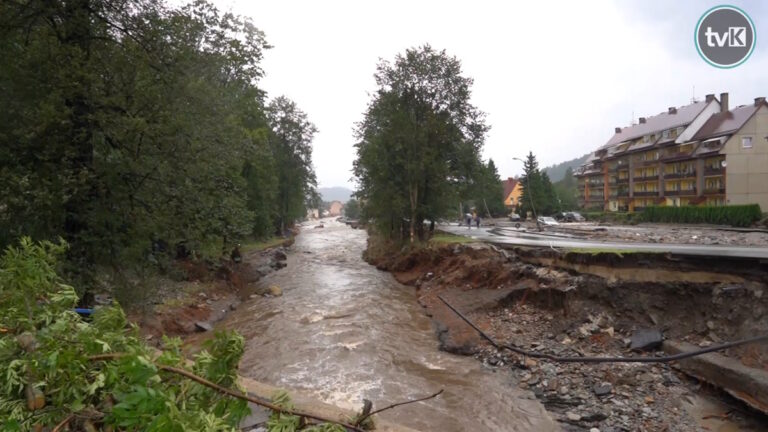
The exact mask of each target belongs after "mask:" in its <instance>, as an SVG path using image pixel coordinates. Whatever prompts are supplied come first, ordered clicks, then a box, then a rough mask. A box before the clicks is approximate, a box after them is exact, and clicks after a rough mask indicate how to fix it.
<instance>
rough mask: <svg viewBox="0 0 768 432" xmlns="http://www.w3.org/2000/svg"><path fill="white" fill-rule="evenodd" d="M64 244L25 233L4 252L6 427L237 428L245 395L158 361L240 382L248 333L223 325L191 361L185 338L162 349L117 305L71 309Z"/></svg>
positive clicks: (0, 298) (1, 330) (0, 265)
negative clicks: (88, 315) (61, 266)
mask: <svg viewBox="0 0 768 432" xmlns="http://www.w3.org/2000/svg"><path fill="white" fill-rule="evenodd" d="M63 250H64V246H63V245H54V244H52V243H48V242H43V243H39V244H35V243H33V242H32V241H31V240H29V239H28V238H24V239H22V240H21V243H20V245H19V247H9V248H8V249H6V251H5V253H4V254H3V256H2V258H0V364H2V365H3V371H2V375H3V379H2V380H0V382H1V383H2V384H0V430H3V431H29V430H36V429H43V428H52V427H54V426H56V425H63V424H64V423H68V424H69V427H70V430H96V429H102V430H107V429H112V430H115V429H120V430H131V431H140V430H155V431H184V430H195V431H207V432H224V431H233V432H234V431H236V430H237V427H238V424H239V422H240V419H242V418H243V417H244V416H245V415H247V414H248V412H249V409H248V406H247V404H246V402H245V401H243V400H240V399H235V398H232V397H230V396H227V395H224V394H222V393H219V392H217V391H214V390H212V389H210V388H209V387H205V386H202V385H200V384H198V383H196V382H193V381H190V380H186V379H181V378H180V377H179V376H177V375H172V374H169V373H168V372H164V371H163V370H161V367H160V366H159V365H165V366H168V367H175V368H179V369H185V370H186V371H188V372H192V373H195V374H197V375H198V376H200V377H203V378H205V379H207V380H208V381H211V382H214V383H216V384H217V385H219V386H221V387H225V388H228V389H236V388H237V384H236V378H237V375H236V368H237V364H238V362H239V360H240V357H241V355H242V353H243V349H244V346H245V343H244V341H243V338H242V336H240V335H238V334H236V333H234V332H225V333H217V334H216V337H215V338H214V339H213V340H211V341H210V342H208V343H207V344H206V349H204V350H202V351H201V352H200V353H199V354H197V355H196V356H195V358H194V362H193V363H192V364H188V363H187V362H186V361H185V358H184V357H183V356H182V353H181V341H180V340H179V339H167V338H164V342H165V350H164V352H162V353H161V354H159V355H158V354H156V353H155V352H154V351H153V350H152V349H151V348H149V347H148V346H146V345H145V344H144V343H143V342H142V341H141V340H140V339H139V337H138V332H137V331H136V330H137V329H136V328H135V327H132V326H129V325H128V322H127V321H126V318H125V314H124V313H123V311H122V309H120V307H119V306H117V305H115V306H112V307H103V308H100V309H97V310H96V313H95V314H94V316H93V320H92V321H91V322H86V321H84V320H83V319H81V318H80V316H78V315H77V314H76V313H75V312H74V310H73V307H74V306H75V304H76V303H77V295H76V294H75V290H74V289H73V288H72V287H71V286H69V285H66V284H64V283H63V282H62V281H61V279H60V278H59V277H58V275H57V274H56V271H55V268H56V256H57V255H60V254H61V253H62V251H63ZM116 353H119V354H116ZM110 355H111V356H113V357H109V356H110ZM99 357H101V358H104V360H99ZM60 428H63V426H61V427H60Z"/></svg>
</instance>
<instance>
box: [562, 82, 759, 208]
mask: <svg viewBox="0 0 768 432" xmlns="http://www.w3.org/2000/svg"><path fill="white" fill-rule="evenodd" d="M614 132H615V133H614V135H613V136H612V137H611V139H610V140H609V141H608V143H606V144H605V145H603V146H602V147H600V148H599V149H598V150H597V151H595V152H594V153H593V154H592V155H591V156H590V157H589V158H588V160H587V162H586V163H585V164H584V165H582V166H581V167H579V169H578V170H577V171H576V177H577V179H578V193H579V203H580V205H581V207H582V208H585V209H594V210H607V211H629V212H633V211H641V210H643V209H644V208H646V207H650V206H686V205H694V206H696V205H708V206H716V205H731V204H760V207H761V208H762V209H763V210H765V211H768V105H767V104H766V102H765V98H762V97H759V98H755V99H754V101H753V102H752V103H750V104H747V105H740V106H737V107H734V108H733V109H730V108H729V101H728V93H721V94H720V99H719V100H718V99H717V98H716V97H715V95H707V97H706V99H705V100H704V101H701V102H693V103H691V104H689V105H685V106H682V107H670V108H668V110H667V111H666V112H663V113H661V114H658V115H655V116H652V117H648V118H645V117H640V119H639V122H638V123H637V124H633V125H631V126H629V127H625V128H616V129H615V131H614Z"/></svg>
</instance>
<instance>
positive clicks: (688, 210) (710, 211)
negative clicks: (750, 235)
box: [641, 204, 762, 227]
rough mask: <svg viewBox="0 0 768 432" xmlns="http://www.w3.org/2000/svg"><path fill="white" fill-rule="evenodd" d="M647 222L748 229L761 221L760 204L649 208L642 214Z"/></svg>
mask: <svg viewBox="0 0 768 432" xmlns="http://www.w3.org/2000/svg"><path fill="white" fill-rule="evenodd" d="M641 215H642V216H641V218H642V220H643V221H645V222H669V223H693V224H697V223H708V224H717V225H731V226H737V227H747V226H750V225H752V224H753V223H755V222H757V221H758V220H760V218H761V217H762V212H761V210H760V206H759V205H758V204H747V205H732V206H705V207H693V206H684V207H648V208H646V209H645V210H644V211H643V212H642V213H641Z"/></svg>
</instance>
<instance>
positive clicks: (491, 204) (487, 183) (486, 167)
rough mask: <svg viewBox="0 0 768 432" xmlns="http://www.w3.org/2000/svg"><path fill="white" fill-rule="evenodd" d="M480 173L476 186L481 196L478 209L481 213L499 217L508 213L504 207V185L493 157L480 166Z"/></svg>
mask: <svg viewBox="0 0 768 432" xmlns="http://www.w3.org/2000/svg"><path fill="white" fill-rule="evenodd" d="M478 170H479V175H478V176H477V177H478V182H477V185H478V187H477V188H476V190H477V196H478V197H479V199H478V202H477V203H476V204H477V205H478V210H480V213H481V214H486V213H487V212H490V213H491V216H493V217H499V216H503V215H505V214H506V208H505V207H504V198H506V197H505V196H504V185H503V184H502V182H501V177H499V172H498V170H497V169H496V164H495V163H494V162H493V159H489V160H488V163H487V164H482V165H480V166H479V168H478Z"/></svg>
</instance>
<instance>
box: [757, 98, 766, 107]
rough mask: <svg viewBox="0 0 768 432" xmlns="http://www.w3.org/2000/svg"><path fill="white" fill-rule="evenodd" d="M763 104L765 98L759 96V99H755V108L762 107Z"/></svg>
mask: <svg viewBox="0 0 768 432" xmlns="http://www.w3.org/2000/svg"><path fill="white" fill-rule="evenodd" d="M764 103H765V98H764V97H762V96H761V97H756V98H755V106H758V105H762V104H764Z"/></svg>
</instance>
